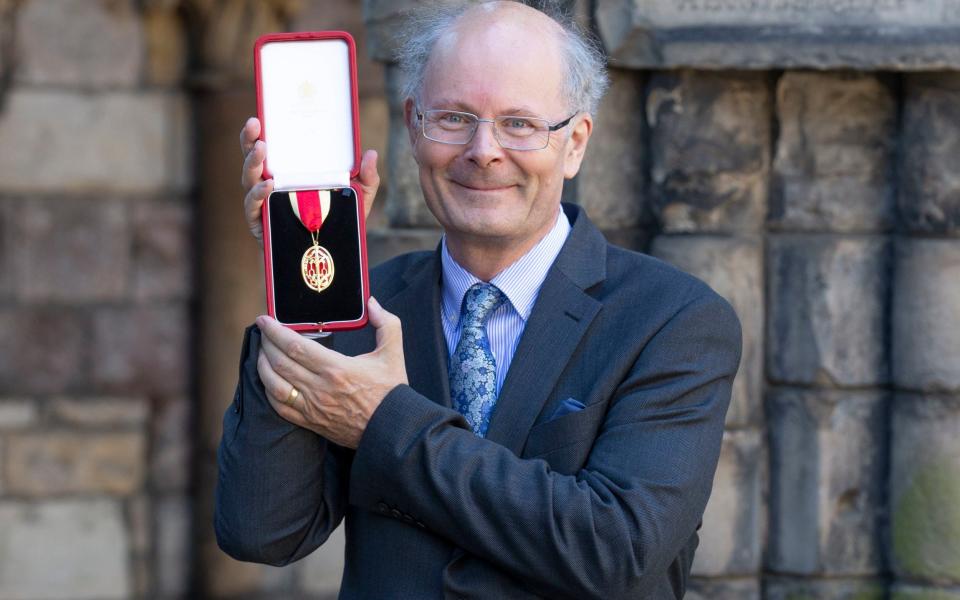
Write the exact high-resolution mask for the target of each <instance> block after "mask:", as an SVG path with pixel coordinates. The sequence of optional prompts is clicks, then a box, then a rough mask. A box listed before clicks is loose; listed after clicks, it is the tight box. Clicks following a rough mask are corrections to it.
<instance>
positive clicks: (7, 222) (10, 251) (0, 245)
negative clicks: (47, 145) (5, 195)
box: [0, 13, 16, 301]
mask: <svg viewBox="0 0 960 600" xmlns="http://www.w3.org/2000/svg"><path fill="white" fill-rule="evenodd" d="M0 16H2V13H0ZM0 68H2V65H0ZM11 204H12V203H11V202H7V201H4V200H3V199H0V300H2V301H6V300H9V299H11V298H12V297H13V294H14V289H15V285H14V277H13V255H14V253H15V252H16V248H14V246H13V244H12V243H11V240H10V238H11V236H12V233H13V232H14V231H15V229H16V227H15V225H14V224H13V214H14V213H13V210H14V209H13V208H12V207H11V206H10V205H11Z"/></svg>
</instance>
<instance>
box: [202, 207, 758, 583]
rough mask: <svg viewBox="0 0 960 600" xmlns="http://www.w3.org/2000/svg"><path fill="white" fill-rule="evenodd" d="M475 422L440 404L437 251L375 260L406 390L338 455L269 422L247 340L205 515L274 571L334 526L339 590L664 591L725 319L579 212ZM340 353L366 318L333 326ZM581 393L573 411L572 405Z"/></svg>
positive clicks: (725, 396) (693, 287)
mask: <svg viewBox="0 0 960 600" xmlns="http://www.w3.org/2000/svg"><path fill="white" fill-rule="evenodd" d="M564 210H566V211H567V214H568V216H569V217H570V220H571V222H572V223H573V230H572V231H571V233H570V236H569V238H568V239H567V242H566V244H565V245H564V247H563V250H562V251H561V252H560V255H559V256H558V257H557V260H556V262H555V263H554V265H553V267H552V268H551V269H550V272H549V274H548V275H547V278H546V281H545V282H544V284H543V288H542V289H541V291H540V295H539V298H538V300H537V302H536V305H535V307H534V309H533V312H532V314H531V315H530V318H529V321H528V322H527V325H526V329H525V331H524V333H523V336H522V338H521V339H520V342H519V346H518V348H517V351H516V354H515V356H514V358H513V363H512V364H511V366H510V370H509V372H508V374H507V377H506V381H505V382H504V384H503V389H502V391H501V393H500V397H499V400H498V402H497V404H496V407H495V410H494V413H493V416H492V419H491V422H490V428H489V431H488V435H487V438H486V439H481V438H478V437H476V436H475V435H473V434H472V433H471V432H470V430H469V429H468V428H467V425H466V422H465V421H464V420H463V418H462V417H461V416H460V415H459V414H458V413H457V412H456V411H455V410H453V409H451V408H450V394H449V389H448V381H447V368H446V363H447V351H446V343H445V341H444V338H443V334H442V332H441V326H440V322H439V315H440V260H439V254H438V253H437V252H420V253H413V254H408V255H405V256H401V257H399V258H396V259H394V260H391V261H389V262H387V263H386V264H384V265H382V266H380V267H378V268H377V269H375V270H374V271H373V274H372V275H373V276H372V280H373V293H374V295H375V296H376V297H377V298H378V299H379V300H380V302H381V304H382V305H383V306H384V307H385V308H386V309H387V310H389V311H391V312H393V313H395V314H396V315H398V316H399V317H400V319H401V321H402V322H403V342H404V353H405V356H406V363H407V373H408V376H409V381H410V385H409V386H406V385H402V386H399V387H397V388H395V389H394V390H393V391H391V392H390V394H388V395H387V397H386V398H385V399H384V401H383V404H382V405H381V406H380V407H379V408H378V409H377V411H376V412H375V413H374V415H373V418H372V419H371V421H370V423H369V425H368V427H367V430H366V432H365V433H364V435H363V438H362V439H361V441H360V447H359V448H358V449H357V450H356V451H349V450H346V449H344V448H341V447H338V446H336V445H334V444H331V443H329V442H327V441H326V440H324V439H323V438H322V437H320V436H318V435H316V434H314V433H312V432H310V431H307V430H305V429H301V428H298V427H296V426H293V425H291V424H290V423H288V422H286V421H284V420H283V419H281V418H280V417H279V416H278V415H277V414H276V413H275V412H274V411H273V409H272V408H271V407H270V405H269V404H268V402H267V401H266V399H265V396H264V390H263V385H262V384H261V382H260V380H259V378H258V376H257V371H256V359H257V352H258V348H259V339H260V335H259V331H257V330H256V329H255V328H251V329H250V330H248V331H247V335H246V338H245V340H244V349H243V355H242V359H241V364H240V382H239V384H238V386H237V391H236V397H235V399H234V402H233V405H232V406H231V407H230V408H229V410H228V411H227V413H226V416H225V417H224V422H223V439H222V442H221V445H220V450H219V457H218V461H219V480H218V485H217V499H216V515H215V519H214V520H215V528H216V533H217V540H218V542H219V544H220V547H221V548H223V549H224V550H225V551H226V552H227V553H229V554H230V555H231V556H233V557H235V558H238V559H240V560H248V561H256V562H263V563H268V564H272V565H283V564H287V563H289V562H291V561H295V560H298V559H300V558H302V557H304V556H306V555H307V554H309V553H310V552H312V551H313V550H315V549H316V548H317V547H318V546H319V545H321V544H322V543H323V542H324V541H325V540H326V539H327V537H328V536H329V535H330V532H331V531H333V530H334V528H336V527H337V526H338V525H339V524H340V521H341V520H344V521H345V525H346V538H347V546H346V568H345V571H344V574H343V582H342V587H341V591H340V597H341V598H376V599H384V598H534V597H548V598H604V599H605V600H612V599H614V598H658V599H659V598H680V597H682V596H683V593H684V589H685V587H686V580H687V577H688V576H689V573H690V565H691V562H692V561H693V554H694V550H695V549H696V547H697V541H698V538H697V534H696V530H697V528H698V526H699V522H700V520H701V517H702V515H703V510H704V507H705V505H706V502H707V498H708V496H709V494H710V488H711V484H712V481H713V475H714V471H715V469H716V465H717V459H718V455H719V451H720V440H721V436H722V433H723V421H724V416H725V414H726V410H727V405H728V403H729V400H730V387H731V382H732V380H733V377H734V374H735V373H736V370H737V365H738V362H739V358H740V328H739V322H738V320H737V317H736V315H735V314H734V312H733V310H732V309H731V308H730V306H729V305H728V304H727V303H726V302H725V301H724V300H723V299H722V298H720V297H719V296H718V295H717V294H715V293H714V292H713V291H711V290H710V289H709V288H708V287H707V286H706V285H705V284H703V283H702V282H700V281H698V280H696V279H694V278H693V277H690V276H689V275H686V274H684V273H681V272H680V271H677V270H676V269H674V268H672V267H670V266H668V265H666V264H664V263H662V262H660V261H658V260H656V259H653V258H650V257H649V256H645V255H642V254H638V253H634V252H629V251H627V250H623V249H621V248H617V247H615V246H610V245H608V244H607V243H606V241H605V240H604V238H603V236H602V235H601V233H600V232H599V231H598V230H597V229H596V228H595V227H594V226H593V224H591V223H590V221H589V220H588V219H587V217H586V215H585V214H584V213H583V212H582V211H581V210H580V209H578V208H576V207H573V206H566V205H565V206H564ZM333 337H334V338H335V341H334V347H335V348H337V349H338V350H340V351H341V352H344V353H346V354H358V353H362V352H367V351H369V350H371V349H372V348H373V347H374V335H373V331H372V330H371V329H370V328H367V329H364V330H361V331H359V332H353V333H349V334H339V333H338V334H336V335H335V336H333ZM581 404H582V405H583V406H584V407H583V408H582V409H581V408H580V405H581Z"/></svg>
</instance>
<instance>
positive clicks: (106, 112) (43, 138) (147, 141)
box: [0, 90, 174, 194]
mask: <svg viewBox="0 0 960 600" xmlns="http://www.w3.org/2000/svg"><path fill="white" fill-rule="evenodd" d="M171 103H172V100H171V98H169V97H167V96H166V95H164V94H161V93H142V94H132V93H119V92H118V93H103V94H82V93H73V92H71V93H68V92H55V91H25V90H21V91H13V92H10V93H9V95H8V96H7V98H6V103H5V106H4V111H3V112H2V113H0V139H5V140H17V151H16V152H4V153H3V154H0V188H3V189H4V190H5V191H7V192H18V193H23V194H36V193H37V192H70V193H83V192H96V193H98V194H102V193H105V192H123V193H138V192H153V191H158V190H161V189H163V188H165V187H169V186H170V185H171V184H170V182H171V181H173V179H174V173H173V171H174V167H173V165H172V164H171V157H170V154H171V153H170V152H168V149H169V143H170V131H171V127H172V126H173V123H171V120H172V119H171V117H172V112H173V111H172V109H171Z"/></svg>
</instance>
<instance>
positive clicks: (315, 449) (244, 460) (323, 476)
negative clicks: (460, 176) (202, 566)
mask: <svg viewBox="0 0 960 600" xmlns="http://www.w3.org/2000/svg"><path fill="white" fill-rule="evenodd" d="M259 351H260V330H259V329H257V328H256V327H255V326H254V327H250V328H249V329H247V332H246V334H245V335H244V343H243V351H242V354H241V358H240V379H239V381H238V383H237V390H236V394H235V397H234V401H233V404H231V406H230V407H229V408H228V409H227V412H226V414H225V415H224V418H223V434H222V438H221V440H220V447H219V450H218V452H217V467H218V475H217V489H216V498H215V508H214V529H215V531H216V536H217V543H218V544H219V546H220V548H221V549H222V550H223V551H224V552H226V553H227V554H229V555H230V556H232V557H234V558H236V559H238V560H245V561H251V562H259V563H266V564H270V565H274V566H281V565H285V564H287V563H290V562H292V561H295V560H299V559H300V558H303V557H304V556H306V555H307V554H309V553H310V552H312V551H313V550H315V549H316V548H317V547H318V546H320V545H321V544H322V543H323V542H325V541H326V540H327V538H328V537H329V536H330V533H331V532H333V530H334V529H336V528H337V525H339V523H340V520H341V519H342V518H343V513H344V508H345V505H346V492H347V483H346V482H347V479H348V476H349V472H350V461H351V459H352V451H349V450H347V449H344V448H342V447H340V446H337V445H335V444H333V443H331V442H328V441H327V440H325V439H324V438H323V437H321V436H319V435H317V434H316V433H314V432H312V431H310V430H307V429H304V428H302V427H298V426H296V425H293V424H292V423H290V422H288V421H286V420H284V419H283V418H281V417H280V415H278V414H277V413H276V411H274V410H273V407H272V406H270V403H269V402H268V401H267V398H266V393H265V391H264V387H263V383H262V382H261V381H260V376H259V375H258V373H257V356H258V355H259Z"/></svg>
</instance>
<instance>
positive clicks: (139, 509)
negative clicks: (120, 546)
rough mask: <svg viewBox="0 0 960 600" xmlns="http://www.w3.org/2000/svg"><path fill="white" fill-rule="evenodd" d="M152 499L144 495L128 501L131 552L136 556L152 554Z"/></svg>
mask: <svg viewBox="0 0 960 600" xmlns="http://www.w3.org/2000/svg"><path fill="white" fill-rule="evenodd" d="M152 521H153V514H152V512H151V498H150V496H148V495H146V494H143V495H138V496H134V497H132V498H130V500H128V501H127V522H128V523H129V524H130V530H129V531H130V550H131V551H132V552H133V553H134V554H135V555H145V554H147V553H149V552H150V546H151V542H152V540H153V523H152Z"/></svg>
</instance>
